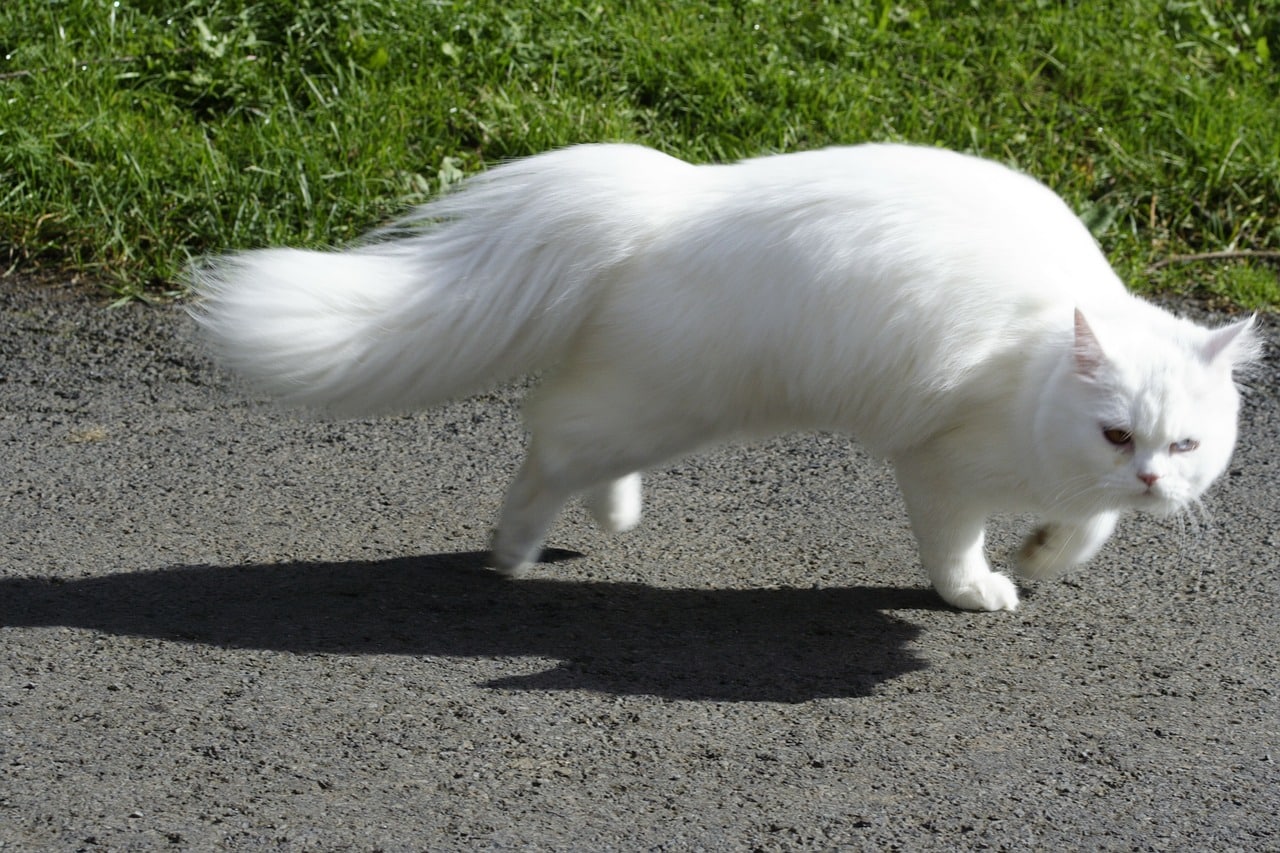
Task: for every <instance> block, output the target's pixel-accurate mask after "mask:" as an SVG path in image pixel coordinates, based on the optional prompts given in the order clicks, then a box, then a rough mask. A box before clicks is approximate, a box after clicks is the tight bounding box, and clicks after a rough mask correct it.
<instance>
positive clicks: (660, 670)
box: [0, 551, 942, 702]
mask: <svg viewBox="0 0 1280 853" xmlns="http://www.w3.org/2000/svg"><path fill="white" fill-rule="evenodd" d="M571 556H575V555H572V554H571V553H570V552H564V551H553V552H550V553H548V554H547V555H545V557H544V559H547V560H549V561H556V560H563V559H567V558H570V557H571ZM485 557H486V555H485V554H484V553H482V552H469V553H455V554H432V555H424V556H418V557H405V558H399V559H391V560H381V561H373V562H360V561H352V562H339V563H327V562H317V563H306V562H298V563H287V564H283V565H248V566H175V567H171V568H166V569H161V570H157V571H146V572H124V573H120V574H114V575H108V576H105V577H95V578H86V579H82V580H64V579H58V578H19V579H9V580H4V581H0V625H2V626H51V625H60V626H69V627H77V628H87V629H92V630H97V631H103V632H106V633H109V634H117V635H128V636H145V637H158V638H163V639H166V640H174V641H179V642H187V643H199V644H206V645H214V646H222V647H228V648H251V649H271V650H278V651H285V652H293V653H325V654H375V653H376V654H403V655H415V656H422V655H431V656H436V655H438V656H445V657H489V658H495V657H496V658H504V657H514V658H519V657H537V658H551V659H554V660H557V661H559V663H558V664H557V665H555V666H553V667H551V668H550V669H547V670H545V671H542V672H537V673H533V674H521V675H512V676H508V677H504V678H499V679H496V680H494V681H491V682H489V683H487V684H486V685H484V686H487V687H492V688H502V689H510V690H569V689H573V690H589V691H597V692H602V693H607V694H615V695H657V696H662V697H667V698H671V699H700V700H718V701H774V702H802V701H806V700H809V699H815V698H822V697H847V696H862V695H867V694H868V693H870V692H871V691H873V690H874V689H875V687H876V685H878V684H880V683H881V682H884V681H887V680H889V679H892V678H895V677H897V676H900V675H903V674H905V673H908V672H911V671H914V670H917V669H921V668H923V666H924V664H923V663H922V662H921V661H919V660H918V659H916V658H915V657H914V655H913V654H912V653H911V650H910V648H909V644H910V643H911V641H912V640H913V639H914V638H915V637H916V636H917V634H918V633H919V629H918V628H917V627H915V626H914V625H911V624H910V623H908V622H905V621H903V620H900V619H896V618H893V617H892V616H890V615H888V614H886V613H885V612H884V611H886V610H901V609H929V610H932V609H939V608H940V607H942V605H941V604H940V603H939V602H938V601H937V599H936V597H935V596H934V594H933V593H932V592H931V591H929V590H927V589H923V588H922V589H905V588H904V589H899V588H891V587H841V588H828V589H794V588H781V589H777V588H775V589H721V590H715V589H662V588H656V587H650V586H645V585H643V584H637V583H613V582H606V581H594V580H593V581H581V580H554V579H542V578H530V579H524V580H520V581H508V580H505V579H503V578H501V577H499V576H497V575H496V574H495V573H493V572H491V571H489V570H487V569H485V568H483V566H484V562H485ZM543 571H548V572H550V571H554V570H553V569H545V568H544V570H543Z"/></svg>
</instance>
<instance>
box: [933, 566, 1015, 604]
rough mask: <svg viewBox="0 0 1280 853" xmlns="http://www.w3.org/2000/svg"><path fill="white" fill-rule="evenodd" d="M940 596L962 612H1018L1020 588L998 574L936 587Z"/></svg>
mask: <svg viewBox="0 0 1280 853" xmlns="http://www.w3.org/2000/svg"><path fill="white" fill-rule="evenodd" d="M935 588H936V589H937V590H938V594H939V595H941V596H942V597H943V599H944V600H945V601H946V602H947V603H948V604H950V605H951V606H952V607H958V608H960V609H961V610H980V611H996V610H1009V611H1013V610H1017V609H1018V587H1017V586H1015V585H1014V583H1013V581H1012V580H1010V579H1009V578H1007V577H1005V576H1004V575H1002V574H999V573H997V572H988V573H987V574H985V575H978V576H976V577H971V578H968V579H967V580H965V581H964V582H962V583H958V584H955V585H950V584H947V585H939V586H936V587H935Z"/></svg>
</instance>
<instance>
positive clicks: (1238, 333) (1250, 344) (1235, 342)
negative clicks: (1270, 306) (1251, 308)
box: [1202, 314, 1262, 369]
mask: <svg viewBox="0 0 1280 853" xmlns="http://www.w3.org/2000/svg"><path fill="white" fill-rule="evenodd" d="M1257 316H1258V315H1256V314H1255V315H1253V316H1251V317H1249V318H1248V319H1246V320H1241V321H1240V322H1238V323H1232V324H1231V325H1230V326H1224V327H1223V328H1221V329H1217V330H1215V331H1214V332H1213V333H1212V334H1211V335H1210V336H1209V340H1208V341H1207V342H1206V343H1205V345H1204V349H1203V351H1202V352H1203V355H1204V360H1205V361H1206V362H1208V363H1209V364H1224V365H1226V366H1227V368H1228V369H1232V368H1239V367H1245V366H1248V365H1250V364H1252V363H1254V362H1256V361H1258V359H1259V358H1261V356H1262V341H1261V340H1259V338H1258V333H1257V331H1256V329H1255V321H1256V320H1257Z"/></svg>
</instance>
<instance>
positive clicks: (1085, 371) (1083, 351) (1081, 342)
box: [1072, 308, 1107, 379]
mask: <svg viewBox="0 0 1280 853" xmlns="http://www.w3.org/2000/svg"><path fill="white" fill-rule="evenodd" d="M1072 354H1073V356H1074V357H1075V365H1076V375H1077V376H1082V377H1084V378H1085V379H1093V378H1095V377H1096V376H1097V375H1098V372H1099V371H1100V370H1102V368H1103V366H1104V365H1106V363H1107V354H1106V353H1105V352H1103V351H1102V344H1100V343H1098V336H1097V335H1096V334H1094V331H1093V329H1092V328H1090V326H1089V322H1088V321H1087V320H1085V318H1084V314H1083V313H1082V312H1081V311H1080V309H1079V308H1077V309H1076V337H1075V344H1074V347H1073V351H1072Z"/></svg>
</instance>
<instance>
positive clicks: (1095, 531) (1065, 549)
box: [1017, 512, 1119, 579]
mask: <svg viewBox="0 0 1280 853" xmlns="http://www.w3.org/2000/svg"><path fill="white" fill-rule="evenodd" d="M1118 517H1119V514H1118V513H1114V512H1103V513H1098V514H1097V515H1095V516H1091V517H1090V518H1087V519H1085V520H1083V521H1049V522H1046V523H1044V524H1042V525H1040V526H1039V527H1037V528H1036V529H1035V530H1033V531H1032V532H1031V535H1030V536H1028V537H1027V538H1026V540H1025V541H1024V542H1023V543H1022V548H1021V549H1019V551H1018V558H1017V569H1018V574H1019V575H1021V576H1022V577H1025V578H1036V579H1046V578H1052V577H1054V576H1056V575H1059V574H1062V573H1063V572H1064V571H1066V570H1067V569H1069V568H1071V567H1072V566H1075V565H1078V564H1080V563H1083V562H1084V561H1085V560H1088V559H1089V558H1090V557H1092V556H1093V555H1094V554H1096V553H1098V549H1099V548H1101V547H1102V546H1103V544H1104V543H1105V542H1106V541H1107V539H1108V538H1110V536H1111V532H1112V531H1113V530H1115V527H1116V519H1117V518H1118Z"/></svg>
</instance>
